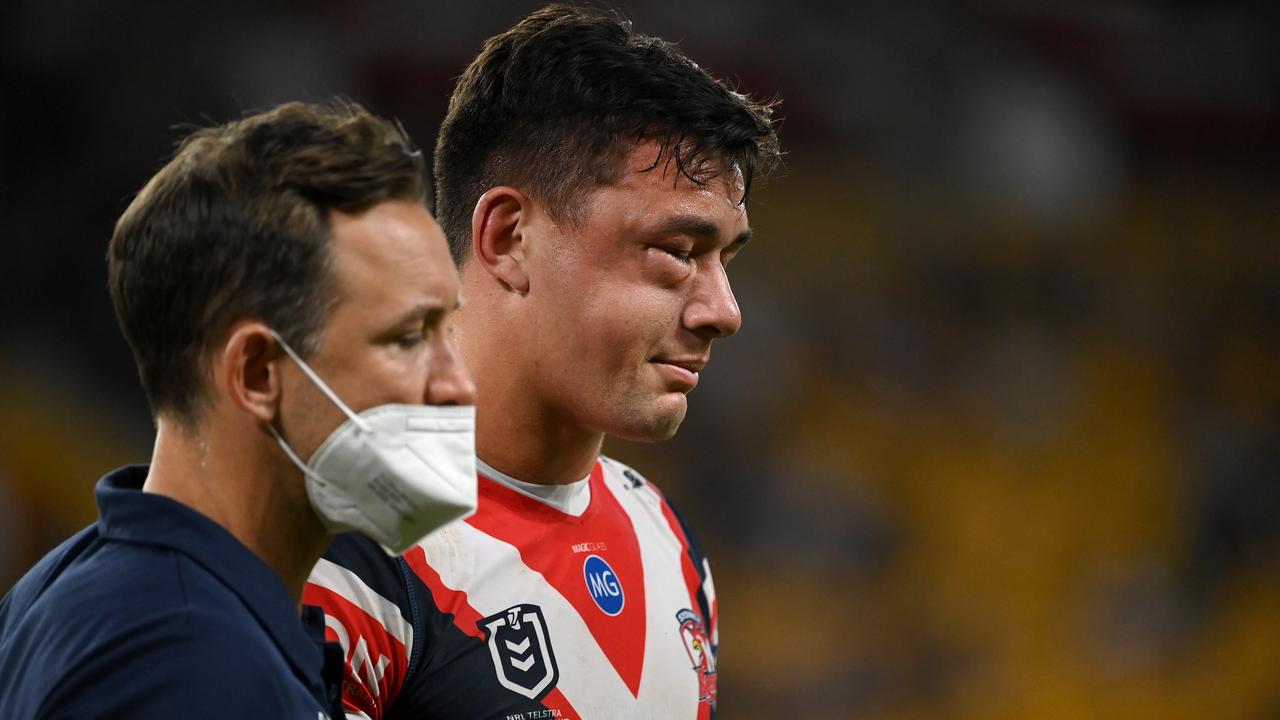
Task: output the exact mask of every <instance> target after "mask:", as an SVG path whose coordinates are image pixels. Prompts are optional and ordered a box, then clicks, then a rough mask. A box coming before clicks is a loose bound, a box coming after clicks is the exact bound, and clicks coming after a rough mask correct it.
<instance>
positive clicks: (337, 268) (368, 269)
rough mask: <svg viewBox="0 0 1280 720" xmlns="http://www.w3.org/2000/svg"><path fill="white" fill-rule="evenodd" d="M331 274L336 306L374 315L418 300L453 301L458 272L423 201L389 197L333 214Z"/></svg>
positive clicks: (389, 313)
mask: <svg viewBox="0 0 1280 720" xmlns="http://www.w3.org/2000/svg"><path fill="white" fill-rule="evenodd" d="M331 223H332V230H333V235H332V237H333V240H332V247H331V253H330V258H329V259H330V274H331V276H332V278H333V279H334V284H335V286H336V288H335V289H336V291H337V296H338V305H337V306H336V307H335V312H337V311H338V310H339V309H341V308H342V307H344V306H350V307H353V308H358V310H359V312H360V313H366V314H367V316H368V317H369V318H370V319H371V320H377V319H379V318H381V317H384V316H395V315H397V314H398V313H402V312H404V311H405V310H406V309H408V308H411V307H413V306H415V305H421V304H424V303H426V304H433V305H447V306H451V305H452V304H453V302H454V299H455V298H456V297H457V294H458V275H457V271H456V270H455V268H454V265H453V260H452V259H451V258H450V256H449V250H448V247H447V245H446V244H445V240H444V234H443V233H442V232H441V230H440V226H439V225H438V224H436V221H435V219H434V218H432V217H431V213H429V212H427V210H426V208H425V207H423V206H422V205H421V204H418V203H413V202H407V201H398V200H393V201H388V202H383V203H379V204H377V205H374V206H373V207H371V208H368V209H366V210H364V211H362V212H359V213H344V212H338V211H334V212H333V213H332V214H331Z"/></svg>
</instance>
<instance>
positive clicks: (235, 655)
mask: <svg viewBox="0 0 1280 720" xmlns="http://www.w3.org/2000/svg"><path fill="white" fill-rule="evenodd" d="M152 619H153V620H154V621H155V622H153V623H152V624H150V625H147V626H141V627H138V628H137V629H136V632H134V633H133V634H132V635H130V636H129V637H127V638H126V637H116V638H115V641H114V642H112V643H110V644H104V645H99V646H98V647H96V648H95V651H94V652H92V653H88V654H86V655H85V656H84V657H82V658H81V659H80V662H79V664H78V665H75V666H71V667H70V668H69V669H68V670H67V671H66V674H65V675H63V677H62V678H60V681H59V682H58V683H56V684H55V685H54V686H53V687H52V688H51V689H50V691H49V693H48V695H47V696H46V697H45V698H44V700H43V702H42V703H41V707H42V713H43V714H44V715H45V716H48V717H67V718H73V717H120V718H134V717H136V718H142V717H187V718H205V717H286V716H287V713H288V712H289V711H290V710H291V709H296V707H297V704H298V693H297V690H296V689H294V688H292V687H290V686H289V681H290V679H291V675H290V673H289V672H288V671H287V669H286V668H285V666H283V665H282V662H283V660H282V658H281V657H280V655H279V652H278V651H277V650H275V649H274V646H273V645H271V643H270V642H269V640H267V639H266V638H265V637H262V633H261V632H251V631H250V630H249V629H248V627H247V626H245V625H244V624H242V623H235V622H231V621H228V620H227V619H226V618H225V617H218V616H217V614H216V613H211V612H206V611H204V610H202V609H196V610H195V611H193V612H186V611H184V612H180V613H175V615H174V617H170V618H167V619H166V618H160V617H153V618H152Z"/></svg>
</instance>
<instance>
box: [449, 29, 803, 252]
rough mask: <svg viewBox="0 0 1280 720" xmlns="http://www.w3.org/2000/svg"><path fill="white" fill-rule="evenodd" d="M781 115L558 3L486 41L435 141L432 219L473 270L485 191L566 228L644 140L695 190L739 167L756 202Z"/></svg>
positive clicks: (649, 42)
mask: <svg viewBox="0 0 1280 720" xmlns="http://www.w3.org/2000/svg"><path fill="white" fill-rule="evenodd" d="M771 116H772V111H771V103H758V102H755V101H753V100H751V99H750V98H748V97H746V96H745V95H742V94H740V93H737V92H734V91H733V90H731V89H730V88H728V87H726V86H725V85H724V83H721V82H719V81H718V80H716V79H715V78H713V77H711V75H709V74H707V72H706V71H705V70H703V69H702V68H700V67H698V66H697V65H696V64H694V63H693V62H692V61H691V60H689V59H688V58H687V57H685V56H684V54H683V53H681V52H680V50H679V49H678V48H676V46H674V45H672V44H671V43H668V42H666V41H664V40H660V39H658V38H654V37H649V36H646V35H640V34H637V33H635V32H633V31H632V29H631V24H630V23H629V22H627V21H625V20H622V19H620V18H619V17H618V16H616V15H614V14H610V13H606V12H603V11H600V10H593V9H585V8H575V7H570V6H566V5H550V6H548V7H545V8H543V9H541V10H538V11H537V12H535V13H533V14H532V15H530V16H528V17H526V18H525V19H523V20H521V21H520V22H519V23H517V24H516V25H515V27H513V28H511V29H510V30H507V31H506V32H504V33H502V34H500V35H496V36H494V37H492V38H490V39H489V40H488V41H487V42H486V43H485V45H484V49H483V50H482V51H481V52H480V54H479V56H477V57H476V59H475V60H474V61H472V63H471V65H469V66H468V67H467V69H466V71H465V72H463V74H462V76H461V77H460V78H459V80H458V84H457V86H456V87H455V88H454V91H453V95H452V97H451V98H450V100H449V111H448V114H447V115H446V117H445V119H444V123H443V124H442V125H441V128H440V135H439V137H438V138H437V140H436V155H435V177H436V202H437V206H436V215H437V218H438V219H439V221H440V223H441V225H442V226H443V228H444V231H445V235H446V236H447V237H448V239H449V247H450V250H451V251H452V253H453V256H454V259H455V260H457V261H458V262H463V261H464V260H465V258H466V255H467V253H468V251H469V248H470V246H471V212H472V209H473V208H474V206H475V203H476V200H477V199H479V197H480V196H481V195H482V194H484V192H485V191H486V190H488V189H489V188H491V187H496V186H498V185H512V186H518V187H522V188H523V189H524V190H525V191H526V192H528V193H529V194H530V195H531V196H532V197H533V198H534V199H536V200H537V201H538V202H540V203H541V204H542V205H543V206H544V207H545V208H546V209H547V211H548V212H550V213H551V214H552V215H553V217H556V219H558V220H570V221H574V220H578V219H579V218H578V217H577V216H576V213H577V212H578V211H579V209H580V200H581V199H582V197H583V196H584V195H585V194H586V192H587V191H588V190H590V189H592V188H594V187H596V186H598V185H608V184H611V183H612V182H614V181H615V180H616V179H617V177H618V173H619V171H620V167H621V161H622V159H623V158H625V157H626V155H627V153H628V152H629V150H630V149H631V148H632V147H634V145H635V143H638V142H641V141H644V140H656V141H657V142H658V143H659V147H660V151H659V154H658V156H657V157H655V158H654V164H653V166H652V167H658V166H659V165H660V164H661V165H662V166H663V167H664V168H665V167H668V166H669V165H670V164H671V163H672V162H673V161H674V164H675V165H676V167H677V168H678V169H679V171H680V172H681V173H683V174H684V175H685V176H686V177H688V178H689V179H690V180H692V181H693V182H695V183H697V184H704V183H706V182H708V181H710V180H711V179H712V178H714V177H716V176H717V175H719V174H720V173H722V172H725V171H728V170H731V169H732V168H734V167H736V168H737V169H738V170H740V171H741V172H742V178H743V182H744V185H743V195H742V197H741V198H740V201H741V202H742V203H746V201H747V198H748V196H749V194H750V191H751V182H752V179H753V177H754V176H756V175H765V174H767V173H768V172H769V171H770V170H772V169H773V167H774V166H775V165H776V164H777V162H778V159H779V149H778V139H777V135H776V132H775V128H774V123H773V121H772V117H771ZM650 169H652V168H650Z"/></svg>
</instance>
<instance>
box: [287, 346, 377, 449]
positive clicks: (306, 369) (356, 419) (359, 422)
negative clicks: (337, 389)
mask: <svg viewBox="0 0 1280 720" xmlns="http://www.w3.org/2000/svg"><path fill="white" fill-rule="evenodd" d="M271 337H273V338H275V339H276V342H278V343H280V347H281V348H283V349H284V351H285V353H286V354H287V355H288V356H289V357H291V358H293V361H294V362H295V363H297V364H298V367H299V368H300V369H301V370H302V372H303V373H305V374H306V376H307V377H309V378H311V382H313V383H315V384H316V387H318V388H320V392H322V393H324V394H325V397H327V398H329V399H330V400H332V401H333V404H334V405H337V406H338V409H339V410H341V411H342V412H343V414H345V415H346V416H347V417H348V418H350V420H351V422H353V423H355V425H356V427H358V428H360V429H361V430H363V431H364V432H370V431H371V428H370V427H369V424H368V423H366V422H365V421H364V418H362V417H360V416H359V415H356V414H355V413H353V412H351V408H348V407H347V406H346V404H345V403H343V402H342V401H341V400H339V399H338V396H337V395H336V394H334V392H333V391H332V390H330V389H329V386H328V385H326V384H325V383H324V381H323V380H321V379H320V376H319V375H317V374H316V372H315V371H314V370H312V369H311V367H310V366H309V365H307V364H306V363H305V362H303V361H302V358H300V357H298V353H296V352H294V351H293V348H291V347H289V343H287V342H285V341H284V338H282V337H280V333H277V332H276V331H275V330H272V331H271Z"/></svg>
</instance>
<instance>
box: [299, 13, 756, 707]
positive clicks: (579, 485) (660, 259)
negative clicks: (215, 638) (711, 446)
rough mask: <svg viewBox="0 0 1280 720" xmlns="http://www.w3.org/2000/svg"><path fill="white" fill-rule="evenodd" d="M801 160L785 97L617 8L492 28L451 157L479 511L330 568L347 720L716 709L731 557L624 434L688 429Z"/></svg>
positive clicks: (338, 549) (460, 329) (350, 545)
mask: <svg viewBox="0 0 1280 720" xmlns="http://www.w3.org/2000/svg"><path fill="white" fill-rule="evenodd" d="M777 159H778V147H777V141H776V135H775V131H774V128H773V125H772V122H771V119H770V111H769V108H768V107H766V106H765V105H762V104H759V103H756V102H753V101H752V100H750V99H748V98H747V97H745V96H743V95H741V94H739V93H737V92H734V91H732V90H730V89H729V88H727V87H726V86H725V85H723V84H722V83H720V82H718V81H717V80H715V79H713V78H712V77H711V76H710V75H709V74H707V73H706V72H705V71H704V70H702V69H701V68H699V67H698V66H697V65H695V64H694V63H693V62H692V61H690V60H689V59H688V58H686V57H685V56H684V55H683V54H682V53H681V52H680V51H679V50H678V49H677V48H676V47H675V46H673V45H671V44H669V43H667V42H664V41H662V40H660V39H657V38H653V37H647V36H644V35H640V34H637V33H635V32H633V31H632V29H631V26H630V25H629V23H627V22H624V21H621V20H619V19H618V18H617V17H615V16H613V15H611V14H608V13H605V12H599V11H594V10H584V9H576V8H571V7H565V6H551V7H548V8H544V9H542V10H540V11H537V12H535V13H533V14H532V15H530V16H528V17H527V18H525V19H523V20H522V21H520V22H519V23H518V24H517V25H515V26H514V27H513V28H511V29H510V30H508V31H506V32H503V33H501V34H500V35H497V36H495V37H493V38H491V39H490V40H488V41H487V43H486V44H485V46H484V48H483V50H482V52H481V53H480V55H479V56H478V57H477V58H476V59H475V60H474V61H473V62H472V63H471V64H470V66H469V67H468V68H467V69H466V71H465V72H464V73H463V74H462V76H461V78H460V79H459V81H458V83H457V86H456V89H455V90H454V92H453V95H452V97H451V100H450V103H449V110H448V115H447V117H446V118H445V120H444V123H443V125H442V128H441V131H440V135H439V138H438V141H437V144H436V158H435V170H436V190H437V192H436V199H437V202H438V207H437V209H438V218H439V219H440V222H441V224H442V226H443V227H444V230H445V234H446V236H447V237H448V238H449V242H450V247H451V249H452V251H453V255H454V257H455V259H456V260H457V261H458V263H459V265H460V268H461V274H462V284H463V294H464V296H465V297H466V299H467V305H466V307H465V308H464V309H463V310H462V311H461V312H460V313H459V314H458V317H457V323H456V325H455V329H456V333H457V342H458V345H459V349H460V351H461V353H462V355H463V357H464V358H465V360H466V362H467V364H468V366H469V368H470V369H471V371H472V373H473V376H474V377H475V380H476V384H477V388H478V395H477V416H478V419H477V449H478V453H479V457H480V463H479V465H480V480H479V482H480V491H479V494H480V499H479V510H478V511H477V513H476V514H475V515H474V516H473V517H471V518H470V519H469V520H467V521H466V522H458V523H453V524H451V525H448V526H446V527H445V528H443V529H442V530H440V531H438V532H436V533H434V534H433V535H431V536H429V537H428V538H427V539H425V540H424V541H423V542H422V543H420V544H419V545H418V546H417V547H415V548H412V549H410V550H409V551H408V552H407V553H405V554H404V556H403V557H402V558H393V557H389V556H387V555H386V554H385V553H383V552H382V551H381V550H380V549H379V548H377V547H376V546H374V545H373V544H371V543H369V542H368V541H367V540H363V539H361V538H358V537H346V536H341V537H339V538H338V539H336V540H335V542H334V544H333V546H331V548H330V550H329V551H328V552H327V553H326V555H325V557H324V558H323V559H322V560H321V561H320V563H319V564H318V566H317V567H316V569H315V571H314V573H313V574H312V576H311V579H310V583H309V584H308V586H307V590H306V599H307V601H308V602H310V603H315V604H318V605H321V606H322V607H323V608H324V609H325V612H326V615H327V618H326V622H327V623H328V625H329V631H330V637H331V638H333V639H335V640H338V641H339V642H340V643H341V644H342V645H343V647H344V649H345V651H346V660H347V668H346V670H347V678H346V683H345V685H344V699H345V702H346V707H347V711H348V717H351V718H373V719H378V718H392V717H395V718H413V719H415V720H445V719H448V720H463V719H466V720H477V719H481V718H483V719H484V720H492V719H497V718H502V719H509V718H521V719H525V718H663V719H664V720H680V719H689V720H693V719H694V718H708V717H711V716H712V714H713V712H714V709H715V705H716V645H717V641H718V638H717V628H716V622H717V605H716V597H715V591H714V586H713V584H712V580H711V573H710V569H709V565H708V563H707V561H706V558H705V557H704V555H703V552H702V549H701V548H700V547H699V544H698V542H697V540H696V539H695V538H694V536H693V534H692V533H691V532H690V531H689V529H688V528H687V527H686V526H685V524H684V523H683V522H682V521H681V519H680V517H679V515H678V514H677V513H676V512H675V510H674V509H673V508H672V506H671V504H670V503H669V502H668V501H667V500H666V498H665V497H664V496H663V494H662V493H661V492H660V491H659V490H658V489H657V488H656V487H655V486H654V485H653V484H652V483H650V482H648V481H647V480H646V479H645V478H643V477H642V476H641V475H640V474H638V473H636V472H635V471H633V470H631V469H629V468H627V467H624V466H623V465H621V464H619V463H617V462H614V461H612V460H610V459H608V458H606V457H603V456H601V455H600V452H601V444H602V441H603V438H604V437H605V436H606V435H609V436H613V437H618V438H625V439H628V440H639V441H655V440H663V439H666V438H668V437H670V436H671V435H672V434H674V433H675V432H676V429H677V428H678V427H679V425H680V423H681V421H682V420H683V418H684V416H685V412H686V409H687V404H686V403H687V399H686V395H687V393H689V392H690V391H691V390H693V389H694V387H695V386H696V385H697V384H698V380H699V376H700V374H701V373H702V372H703V371H704V368H705V367H706V366H707V363H708V360H709V358H710V352H711V346H712V343H713V342H714V341H715V340H717V339H719V338H724V337H727V336H729V335H732V334H733V333H734V332H735V331H737V330H738V327H739V324H740V322H741V318H740V314H739V310H738V306H737V304H736V302H735V300H734V296H733V292H732V290H731V289H730V284H729V279H728V275H727V274H726V272H727V266H728V265H729V263H730V262H731V261H732V260H733V258H734V257H735V255H737V254H738V252H739V251H740V250H741V249H742V247H743V245H744V244H745V243H746V242H747V239H748V238H749V237H750V235H751V230H750V226H749V224H748V221H747V213H746V202H747V199H748V195H749V191H750V188H751V185H752V182H753V180H758V179H759V177H760V176H761V175H763V174H765V173H767V172H768V171H769V170H770V168H771V167H772V166H774V165H775V164H776V161H777Z"/></svg>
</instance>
